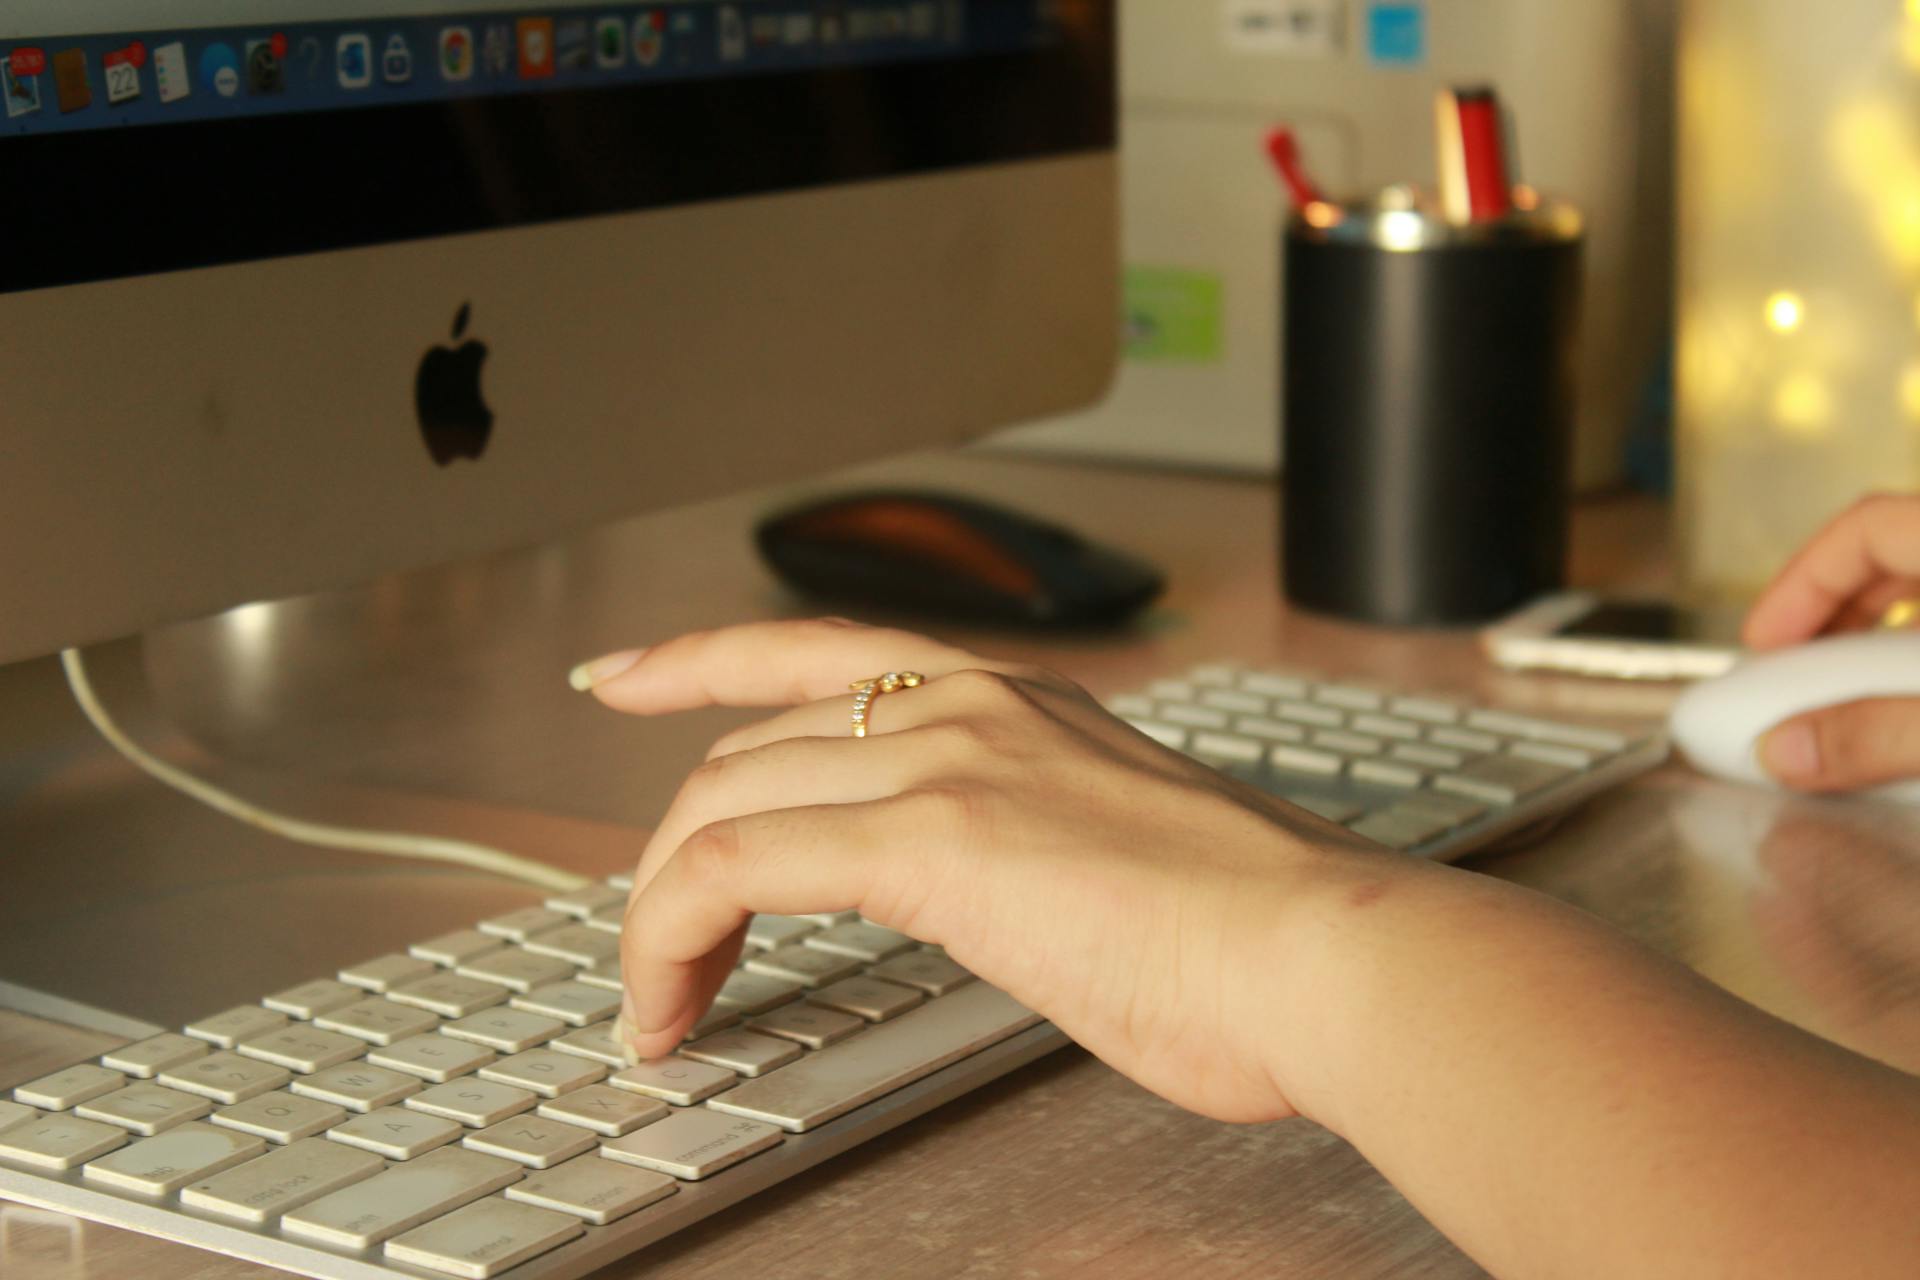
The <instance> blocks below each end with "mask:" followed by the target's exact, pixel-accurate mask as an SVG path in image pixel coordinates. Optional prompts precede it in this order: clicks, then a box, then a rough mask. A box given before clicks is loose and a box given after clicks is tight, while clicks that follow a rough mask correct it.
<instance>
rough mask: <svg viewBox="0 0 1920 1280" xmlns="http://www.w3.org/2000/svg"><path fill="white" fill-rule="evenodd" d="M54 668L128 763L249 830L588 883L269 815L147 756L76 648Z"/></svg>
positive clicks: (548, 885)
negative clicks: (111, 711)
mask: <svg viewBox="0 0 1920 1280" xmlns="http://www.w3.org/2000/svg"><path fill="white" fill-rule="evenodd" d="M60 666H61V668H62V669H63V670H65V671H66V673H67V685H68V687H69V688H71V689H72V690H73V699H74V701H75V702H78V703H79V704H80V710H81V711H82V712H84V713H85V715H86V717H87V719H88V721H90V722H91V723H92V725H93V727H94V728H95V729H97V730H99V731H100V736H101V737H103V738H105V739H106V740H107V741H108V742H109V743H111V744H112V745H113V749H114V750H116V751H118V752H119V753H120V754H121V755H123V756H125V757H126V758H127V759H128V760H130V761H132V762H133V763H134V764H135V765H136V766H138V767H139V768H140V769H142V770H144V771H145V772H146V773H148V774H149V775H151V776H152V777H154V778H157V779H158V780H160V781H161V782H164V783H165V784H166V785H168V786H170V787H172V788H174V789H175V790H177V791H184V792H185V793H186V794H188V795H190V796H192V797H193V798H194V799H195V800H198V801H199V802H200V803H202V804H204V805H207V806H209V807H211V808H214V809H218V810H219V811H220V812H221V813H224V814H226V815H227V816H228V817H229V818H234V819H236V820H238V821H240V822H244V823H247V824H248V825H249V826H255V827H259V828H261V829H262V830H265V831H271V832H273V833H274V834H275V835H277V836H284V837H285V838H287V839H288V840H295V841H298V842H299V843H301V844H311V845H318V846H320V847H321V848H324V849H346V850H351V851H352V852H354V853H379V854H386V855H388V856H390V857H397V858H424V859H426V860H428V861H431V862H452V863H457V864H458V865H460V866H463V867H472V868H473V869H474V870H476V871H485V872H489V873H491V874H493V875H500V876H506V877H507V878H508V879H511V880H524V881H526V882H527V883H528V884H534V885H538V886H540V887H541V888H543V889H552V890H556V891H559V892H567V891H569V890H573V889H582V888H585V887H586V886H587V885H589V884H592V883H593V882H592V881H591V880H589V879H587V878H586V877H585V876H580V875H575V874H574V873H573V872H571V871H562V870H561V869H560V868H558V867H551V866H548V865H547V864H546V863H544V862H536V861H534V860H533V859H531V858H523V857H521V856H519V855H518V854H512V853H507V852H505V851H504V850H501V849H492V848H488V847H487V846H486V845H483V844H472V843H469V842H468V841H465V840H452V839H448V838H446V837H443V836H421V835H409V834H407V833H406V832H404V831H368V830H363V829H361V828H358V827H336V826H331V825H329V824H327V823H324V822H307V821H305V820H303V819H300V818H293V817H288V816H287V815H285V814H280V813H274V812H273V811H272V810H269V809H263V808H261V807H260V806H259V805H256V804H253V803H251V802H249V801H246V800H243V799H241V798H240V797H239V796H236V795H234V794H233V793H232V792H230V791H223V790H221V789H220V788H219V787H216V786H214V785H213V784H212V783H210V782H207V781H206V780H204V779H202V778H196V777H195V776H194V775H192V774H190V773H188V772H186V771H185V770H184V769H178V768H175V767H174V766H173V765H170V764H168V763H167V762H166V761H164V760H161V759H158V758H156V757H154V756H152V755H149V754H148V753H147V752H146V750H145V749H143V748H142V747H141V746H140V745H139V744H138V743H136V742H135V741H134V740H133V739H132V738H129V737H128V736H127V735H126V733H125V732H124V731H123V730H122V729H121V728H120V726H119V725H117V724H115V723H114V721H113V717H112V716H110V715H108V714H107V710H106V708H105V707H103V706H101V705H100V699H99V698H97V697H96V696H94V692H93V685H92V683H91V682H90V681H88V679H87V668H86V663H85V661H84V659H83V658H82V657H81V654H80V651H79V650H78V649H65V650H62V651H61V653H60Z"/></svg>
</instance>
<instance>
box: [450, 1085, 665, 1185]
mask: <svg viewBox="0 0 1920 1280" xmlns="http://www.w3.org/2000/svg"><path fill="white" fill-rule="evenodd" d="M608 1092H612V1090H608ZM638 1101H642V1102H645V1101H649V1099H645V1098H642V1099H638ZM463 1145H465V1146H466V1148H467V1150H469V1151H484V1152H486V1153H487V1154H488V1155H490V1156H504V1157H506V1158H507V1159H509V1160H516V1161H518V1162H519V1163H521V1164H523V1165H526V1166H527V1167H528V1168H530V1169H551V1168H553V1166H555V1165H557V1164H560V1163H561V1162H562V1161H566V1160H571V1159H573V1157H575V1156H578V1155H585V1154H586V1153H587V1152H589V1151H592V1150H594V1149H595V1148H596V1147H598V1146H599V1145H600V1140H599V1139H598V1138H597V1137H595V1136H594V1134H593V1131H591V1130H589V1129H583V1128H581V1127H580V1126H579V1125H575V1124H567V1123H565V1122H563V1121H560V1120H551V1119H548V1118H546V1117H544V1116H538V1115H533V1116H515V1117H514V1118H513V1119H511V1120H503V1121H501V1122H500V1123H499V1124H496V1125H491V1126H489V1127H488V1128H485V1129H481V1130H479V1131H478V1132H476V1133H470V1134H468V1135H467V1136H466V1139H465V1141H464V1144H463Z"/></svg>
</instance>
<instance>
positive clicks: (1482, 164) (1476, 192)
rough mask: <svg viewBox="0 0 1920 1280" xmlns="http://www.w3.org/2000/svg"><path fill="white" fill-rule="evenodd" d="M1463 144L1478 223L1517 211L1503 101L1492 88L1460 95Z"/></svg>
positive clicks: (1470, 198) (1469, 197) (1469, 195)
mask: <svg viewBox="0 0 1920 1280" xmlns="http://www.w3.org/2000/svg"><path fill="white" fill-rule="evenodd" d="M1459 104H1460V146H1461V151H1462V153H1463V158H1464V159H1465V161H1466V170H1467V201H1468V204H1469V206H1470V208H1471V209H1472V211H1473V220H1474V221H1475V222H1485V221H1488V220H1490V219H1494V218H1504V217H1505V216H1506V215H1507V214H1508V213H1510V212H1512V210H1513V181H1512V179H1511V177H1510V176H1509V175H1508V172H1507V141H1506V138H1505V137H1504V136H1503V135H1502V130H1501V121H1500V102H1499V99H1497V98H1496V97H1495V96H1494V93H1493V90H1491V89H1474V90H1463V91H1462V92H1461V93H1460V94H1459Z"/></svg>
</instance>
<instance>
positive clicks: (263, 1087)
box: [160, 1050, 293, 1105]
mask: <svg viewBox="0 0 1920 1280" xmlns="http://www.w3.org/2000/svg"><path fill="white" fill-rule="evenodd" d="M291 1079H293V1073H292V1072H291V1071H288V1070H287V1069H286V1068H285V1067H276V1066H274V1065H273V1064H272V1063H271V1062H255V1061H254V1060H253V1059H252V1058H243V1057H241V1056H240V1055H239V1054H237V1053H228V1052H226V1051H225V1050H222V1051H220V1052H219V1053H210V1054H208V1055H207V1056H206V1057H204V1058H195V1059H194V1060H193V1061H191V1062H183V1063H181V1064H180V1065H179V1066H177V1067H170V1068H168V1069H167V1070H165V1071H163V1072H161V1073H160V1083H161V1084H164V1085H166V1086H167V1087H168V1088H170V1089H184V1090H186V1091H187V1092H188V1093H197V1094H199V1095H200V1096H201V1097H203V1098H212V1099H213V1100H214V1101H215V1102H224V1103H227V1104H229V1105H231V1104H233V1103H235V1102H245V1101H246V1100H247V1099H248V1098H252V1097H256V1096H258V1095H260V1094H263V1093H269V1092H271V1091H273V1090H275V1089H278V1088H281V1087H282V1086H284V1085H285V1084H286V1083H287V1082H288V1081H289V1080H291Z"/></svg>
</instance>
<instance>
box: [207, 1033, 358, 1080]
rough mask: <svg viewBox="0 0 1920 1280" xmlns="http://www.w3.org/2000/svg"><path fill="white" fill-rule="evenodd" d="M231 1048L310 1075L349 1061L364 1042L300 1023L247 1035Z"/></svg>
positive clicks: (248, 1055)
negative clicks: (260, 1033)
mask: <svg viewBox="0 0 1920 1280" xmlns="http://www.w3.org/2000/svg"><path fill="white" fill-rule="evenodd" d="M234 1048H235V1050H236V1051H237V1052H239V1053H240V1054H242V1055H244V1056H246V1057H249V1058H257V1059H259V1060H260V1061H261V1062H271V1063H273V1064H274V1065H275V1066H276V1067H285V1068H287V1069H288V1070H289V1071H298V1072H300V1073H301V1074H302V1075H311V1074H312V1073H313V1072H315V1071H319V1070H321V1069H322V1068H325V1067H337V1066H339V1065H340V1064H341V1063H343V1062H352V1061H353V1060H354V1059H355V1058H358V1057H359V1056H360V1055H361V1054H363V1053H365V1052H366V1051H367V1044H366V1041H364V1040H357V1039H355V1038H354V1037H352V1036H343V1035H341V1034H340V1033H339V1032H337V1031H321V1030H319V1029H318V1028H315V1027H309V1026H306V1025H305V1024H302V1025H299V1026H293V1027H282V1028H281V1029H280V1030H278V1031H269V1032H267V1033H266V1034H265V1035H258V1036H250V1037H248V1038H247V1039H245V1040H242V1041H241V1042H240V1043H239V1044H237V1045H235V1046H234Z"/></svg>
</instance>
